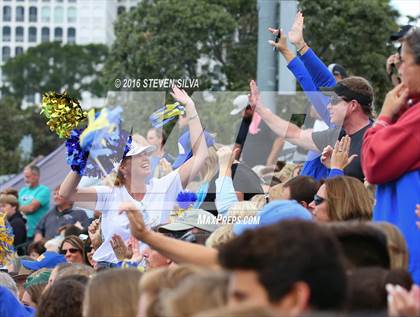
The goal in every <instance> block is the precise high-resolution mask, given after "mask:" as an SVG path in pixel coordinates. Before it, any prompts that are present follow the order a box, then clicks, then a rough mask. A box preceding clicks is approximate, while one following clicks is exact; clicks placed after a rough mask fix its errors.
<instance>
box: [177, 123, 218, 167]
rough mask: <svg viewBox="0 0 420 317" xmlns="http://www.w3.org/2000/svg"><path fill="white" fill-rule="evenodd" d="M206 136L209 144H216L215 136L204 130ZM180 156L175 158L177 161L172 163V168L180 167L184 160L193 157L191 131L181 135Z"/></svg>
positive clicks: (179, 141)
mask: <svg viewBox="0 0 420 317" xmlns="http://www.w3.org/2000/svg"><path fill="white" fill-rule="evenodd" d="M204 137H205V138H206V143H207V146H212V145H214V143H215V142H214V137H213V136H212V135H211V134H210V133H208V132H207V131H204ZM178 152H179V153H178V156H177V157H176V159H175V162H173V163H172V168H173V169H177V168H178V167H180V166H181V165H182V164H184V162H186V161H188V160H189V159H190V158H191V157H192V148H191V141H190V131H188V130H187V131H186V132H185V133H184V134H182V135H181V136H180V137H179V140H178Z"/></svg>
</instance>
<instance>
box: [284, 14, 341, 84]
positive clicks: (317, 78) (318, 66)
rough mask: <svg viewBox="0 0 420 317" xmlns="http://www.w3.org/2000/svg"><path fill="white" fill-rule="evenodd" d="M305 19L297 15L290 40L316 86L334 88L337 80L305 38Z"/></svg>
mask: <svg viewBox="0 0 420 317" xmlns="http://www.w3.org/2000/svg"><path fill="white" fill-rule="evenodd" d="M303 25H304V17H303V14H302V12H301V11H299V12H298V13H297V14H296V17H295V21H294V23H293V26H292V29H291V30H290V32H289V34H288V35H289V40H290V42H291V43H292V44H293V45H294V46H295V47H296V50H297V52H298V53H299V56H300V60H301V61H302V62H303V63H304V64H305V67H306V69H307V70H308V72H309V74H310V76H311V78H312V80H313V82H314V84H315V85H316V87H317V88H319V87H332V86H334V85H335V84H336V80H335V78H334V76H333V75H332V74H331V72H330V71H329V70H328V67H327V66H326V65H325V64H324V63H323V62H322V61H321V60H320V59H319V58H318V56H317V55H316V54H315V52H314V51H313V50H312V49H311V48H310V47H309V46H308V44H306V42H305V40H304V38H303Z"/></svg>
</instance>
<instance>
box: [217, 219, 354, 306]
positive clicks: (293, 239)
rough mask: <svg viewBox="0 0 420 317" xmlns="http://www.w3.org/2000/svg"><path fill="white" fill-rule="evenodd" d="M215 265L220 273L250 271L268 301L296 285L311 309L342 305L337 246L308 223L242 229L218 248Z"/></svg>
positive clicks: (341, 269) (342, 279)
mask: <svg viewBox="0 0 420 317" xmlns="http://www.w3.org/2000/svg"><path fill="white" fill-rule="evenodd" d="M219 262H220V263H221V265H222V266H223V267H224V268H226V269H230V270H236V269H238V270H252V271H255V272H256V274H257V275H258V280H259V282H260V283H261V285H262V286H263V287H264V288H265V290H266V291H267V294H268V298H269V300H270V302H276V301H279V300H280V299H282V298H283V297H284V296H285V295H287V294H288V293H289V292H290V290H291V289H292V287H293V285H294V284H295V283H296V282H304V283H306V284H307V285H308V287H309V288H310V294H311V295H310V300H309V304H310V306H311V308H313V309H315V310H316V309H320V310H337V309H339V308H341V307H343V305H344V303H345V299H346V275H345V271H344V265H343V259H342V253H341V250H340V248H339V244H338V242H337V240H336V239H335V238H334V236H333V235H332V234H331V232H329V231H328V230H327V229H326V228H324V227H321V226H319V225H317V224H316V223H313V222H309V221H300V220H285V221H281V222H279V223H277V224H274V225H271V226H267V227H262V228H258V229H256V230H248V231H245V233H243V234H242V235H240V236H238V237H237V238H235V239H233V240H231V241H229V242H227V243H226V244H224V245H222V246H221V247H220V249H219Z"/></svg>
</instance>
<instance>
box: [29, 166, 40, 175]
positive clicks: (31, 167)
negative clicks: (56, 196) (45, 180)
mask: <svg viewBox="0 0 420 317" xmlns="http://www.w3.org/2000/svg"><path fill="white" fill-rule="evenodd" d="M28 168H29V169H30V170H31V172H32V173H33V174H36V175H38V176H39V175H41V171H40V169H39V167H38V166H36V165H29V166H28Z"/></svg>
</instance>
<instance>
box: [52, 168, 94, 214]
mask: <svg viewBox="0 0 420 317" xmlns="http://www.w3.org/2000/svg"><path fill="white" fill-rule="evenodd" d="M81 179H82V177H81V176H80V175H79V174H77V173H76V172H74V171H71V172H70V173H68V174H67V176H66V178H65V179H64V181H63V183H62V184H61V186H60V191H59V194H60V196H62V197H64V198H65V199H67V200H70V201H74V202H75V203H76V205H77V206H80V207H82V208H87V209H92V210H94V209H95V208H96V202H97V194H96V189H95V188H94V187H87V188H78V187H77V186H78V185H79V183H80V180H81Z"/></svg>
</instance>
